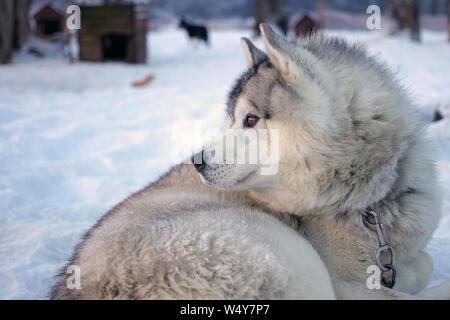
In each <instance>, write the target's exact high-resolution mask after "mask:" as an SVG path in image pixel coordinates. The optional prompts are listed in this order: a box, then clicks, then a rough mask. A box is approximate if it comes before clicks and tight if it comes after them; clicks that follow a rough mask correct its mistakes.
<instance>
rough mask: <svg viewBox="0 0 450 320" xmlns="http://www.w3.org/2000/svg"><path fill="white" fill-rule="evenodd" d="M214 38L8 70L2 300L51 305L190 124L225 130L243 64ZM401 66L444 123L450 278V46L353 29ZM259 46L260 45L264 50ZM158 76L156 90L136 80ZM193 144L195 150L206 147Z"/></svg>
mask: <svg viewBox="0 0 450 320" xmlns="http://www.w3.org/2000/svg"><path fill="white" fill-rule="evenodd" d="M243 35H247V36H248V34H247V32H246V31H242V32H240V31H215V32H214V31H213V32H212V47H211V48H204V47H199V48H194V47H193V46H192V45H190V44H189V43H188V42H187V40H186V38H185V35H184V33H182V32H181V31H178V30H166V31H160V32H154V33H152V34H151V35H150V36H149V48H150V52H151V57H150V63H149V64H147V65H128V64H121V63H107V64H98V63H77V64H74V65H70V64H68V63H66V62H64V61H63V60H61V59H56V60H55V59H45V58H44V59H43V60H38V59H35V58H29V57H27V56H24V55H17V56H16V61H15V62H16V63H15V64H12V65H7V66H0V299H20V298H25V299H33V298H45V297H46V294H47V292H48V289H49V288H50V286H51V284H52V279H53V276H54V274H55V272H56V270H57V269H58V268H59V267H60V266H61V265H62V264H63V263H64V261H65V260H66V259H67V258H68V257H69V256H70V254H71V251H72V249H73V247H74V245H75V244H76V243H77V242H78V241H79V239H80V237H81V236H82V234H83V233H84V232H85V231H86V230H87V229H88V228H89V227H90V226H92V225H93V224H94V222H95V221H96V220H97V219H98V218H99V217H100V216H101V215H102V214H103V213H105V211H107V210H108V209H109V208H110V207H111V206H112V205H114V204H115V203H117V202H118V201H120V200H121V199H123V198H124V197H125V196H127V195H128V194H129V193H131V192H133V191H136V190H138V189H140V188H141V187H143V186H144V185H146V184H147V183H149V182H150V181H152V180H154V179H156V178H157V177H158V176H159V175H160V174H161V173H162V172H163V171H164V170H165V169H167V168H168V167H169V166H171V165H172V164H173V163H174V154H173V149H174V146H175V148H181V149H182V148H183V147H184V152H183V154H184V155H187V154H188V153H189V143H190V140H191V139H190V138H191V136H192V129H193V128H195V127H200V126H202V127H203V128H216V127H217V128H218V127H220V126H221V124H222V121H223V117H224V113H223V109H224V101H225V96H226V92H227V90H228V89H229V88H230V85H231V83H232V81H233V80H234V78H236V77H237V75H238V74H239V73H240V72H242V71H243V69H244V67H245V62H244V58H243V55H242V52H241V47H240V42H239V38H240V37H241V36H243ZM343 36H345V37H347V38H349V39H351V40H356V39H359V40H362V41H364V42H365V43H366V44H367V46H368V47H369V49H370V50H371V51H372V52H374V53H376V54H380V55H381V56H382V57H383V58H384V59H385V60H387V62H388V63H389V64H390V65H392V67H393V68H394V69H395V70H398V72H399V76H400V79H401V81H402V82H403V83H404V84H405V85H406V86H407V87H409V88H410V90H411V92H412V93H413V94H414V95H415V96H416V99H417V101H419V102H420V103H421V104H423V105H424V106H426V108H428V109H430V108H434V107H435V106H437V105H438V104H440V105H441V110H442V111H443V112H444V113H445V114H446V116H447V119H445V120H443V121H440V122H438V123H435V124H433V125H432V126H431V128H430V134H431V135H432V136H433V137H434V138H435V140H436V141H437V149H438V159H439V162H438V166H439V172H440V177H441V180H442V184H443V185H444V187H445V211H444V217H443V219H442V221H441V224H440V227H439V229H438V230H437V231H436V233H435V235H434V237H433V239H432V241H431V244H430V246H429V247H428V251H429V252H430V253H431V254H432V256H433V258H434V260H435V272H434V274H433V283H434V284H436V283H439V282H442V281H443V280H445V279H450V119H449V117H450V107H449V105H450V90H449V89H450V76H449V75H450V44H448V43H446V41H445V40H446V35H445V34H444V33H430V32H425V33H424V42H423V43H422V44H413V43H411V42H409V41H408V40H404V39H392V38H386V37H384V36H383V35H382V34H379V33H370V32H358V33H351V32H345V33H343ZM258 44H259V45H261V43H258ZM150 73H152V74H154V75H155V76H156V78H155V80H154V82H153V83H151V84H150V85H149V86H148V87H143V88H133V87H131V85H130V84H131V82H132V81H135V80H139V79H141V78H143V77H145V76H147V75H148V74H150ZM200 144H201V141H198V140H195V141H194V142H193V144H192V147H193V148H195V147H199V146H200Z"/></svg>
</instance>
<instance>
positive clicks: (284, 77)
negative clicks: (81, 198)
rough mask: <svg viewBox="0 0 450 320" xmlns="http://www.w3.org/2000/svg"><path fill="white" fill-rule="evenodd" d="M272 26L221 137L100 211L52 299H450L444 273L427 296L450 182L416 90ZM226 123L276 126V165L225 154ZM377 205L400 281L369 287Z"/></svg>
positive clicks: (339, 48) (360, 59)
mask: <svg viewBox="0 0 450 320" xmlns="http://www.w3.org/2000/svg"><path fill="white" fill-rule="evenodd" d="M261 32H262V35H263V39H264V42H265V46H266V51H267V54H266V53H264V52H262V51H260V50H259V49H257V48H256V47H255V46H253V44H252V43H251V42H250V41H249V40H247V39H243V40H242V43H243V47H244V53H245V56H246V59H247V62H248V64H249V69H248V70H247V71H246V72H245V73H244V74H243V75H242V76H241V77H240V78H239V80H238V81H237V82H236V85H235V86H234V88H233V89H232V91H231V92H230V96H229V100H228V106H227V111H228V115H229V117H228V120H227V123H226V126H225V129H226V130H224V137H222V138H221V139H219V141H218V142H217V143H215V144H211V145H210V146H207V147H205V148H204V149H203V150H202V151H201V152H200V153H199V154H197V155H195V156H194V157H193V159H192V162H193V163H194V165H192V164H190V165H189V164H180V165H178V166H176V167H175V168H173V169H171V170H170V171H169V172H168V173H167V174H165V175H164V176H163V177H161V178H160V179H159V180H158V181H156V182H155V183H153V184H151V185H150V186H148V187H146V188H145V189H143V190H141V191H140V192H138V193H136V194H134V195H132V196H130V197H129V198H128V199H126V200H125V201H123V202H122V203H120V204H119V205H117V206H116V207H115V208H113V209H112V210H111V211H110V212H108V213H107V214H106V215H105V216H103V217H102V218H101V219H100V221H99V222H98V223H97V224H96V225H95V226H94V227H93V228H92V229H91V230H90V231H89V232H88V233H87V234H86V236H85V237H84V239H83V241H82V242H81V243H80V244H79V245H78V246H77V248H76V249H75V252H74V254H73V256H72V259H71V260H70V262H69V264H68V265H69V266H72V265H74V266H78V267H79V268H80V271H81V275H80V279H81V288H79V289H76V288H75V289H69V287H72V286H68V285H67V284H68V282H70V280H71V274H68V273H66V269H64V270H62V272H61V274H60V276H59V281H58V282H57V283H56V285H55V286H54V287H53V290H52V293H51V296H52V298H53V299H114V298H115V299H133V298H134V299H184V298H191V299H201V298H235V299H236V298H262V299H267V298H298V299H334V298H340V299H409V298H415V297H417V296H419V297H424V298H450V285H449V283H448V282H447V283H445V284H443V285H441V286H439V287H435V288H429V289H426V290H424V288H425V287H426V285H427V284H428V282H429V280H430V278H431V272H432V261H431V259H430V257H429V255H428V254H427V253H426V252H425V251H424V248H425V247H426V245H427V243H428V241H429V239H430V237H431V235H432V232H433V231H434V229H435V228H436V226H437V224H438V220H439V215H440V211H441V207H440V196H439V195H440V190H439V188H438V186H437V182H436V173H435V169H434V164H433V159H432V158H431V155H432V150H431V149H430V143H429V141H428V140H427V138H426V136H425V129H424V124H423V123H422V122H421V120H420V115H419V114H418V113H417V112H416V110H415V107H414V104H413V103H412V102H411V101H410V100H409V98H408V96H407V94H406V92H405V91H404V90H403V89H402V87H400V86H399V85H398V84H397V81H396V80H395V78H394V77H393V75H392V74H391V73H390V71H389V70H388V69H387V68H386V67H385V66H384V65H383V64H382V63H380V62H379V61H377V60H376V59H375V58H373V57H370V56H368V55H367V54H366V53H365V51H364V50H363V49H361V48H360V47H359V46H350V45H348V44H346V43H345V42H344V41H342V40H339V39H336V38H327V37H324V36H321V35H313V36H312V37H310V38H306V39H301V40H300V41H301V42H299V43H292V42H288V41H286V40H285V39H284V38H283V37H281V36H279V35H277V34H275V33H274V32H273V31H272V30H271V29H270V28H269V27H268V26H267V25H264V24H263V25H262V26H261ZM228 130H242V131H250V130H268V131H274V130H275V131H276V132H278V139H276V140H277V142H276V141H275V139H272V136H271V135H268V136H269V138H268V139H267V150H268V151H269V152H273V151H274V150H277V152H278V157H277V161H278V163H277V166H276V169H277V170H273V171H272V172H271V174H262V172H263V170H262V169H264V167H265V166H266V164H264V165H263V164H262V163H259V162H257V163H256V164H254V163H252V164H250V163H244V164H241V163H238V162H233V163H228V162H220V161H217V158H219V157H220V156H218V155H217V152H216V151H217V150H220V146H221V141H223V139H225V138H226V136H227V133H226V132H227V131H228ZM254 139H257V138H255V136H250V135H249V136H247V137H246V140H245V141H246V143H244V144H241V145H240V146H239V147H240V148H244V149H245V151H247V149H248V148H249V145H250V144H251V143H252V142H254V141H252V140H254ZM258 139H259V138H258ZM218 146H219V147H218ZM198 159H200V160H201V162H199V161H197V160H198ZM272 160H273V159H272ZM368 208H370V209H372V210H373V211H375V212H377V214H378V216H379V217H380V219H381V221H382V223H383V224H384V230H385V236H386V240H387V242H388V243H389V244H390V245H391V246H392V247H393V248H394V249H395V254H396V255H395V267H396V270H397V281H396V284H395V287H394V290H393V289H388V288H385V287H381V288H380V289H369V288H368V286H367V284H366V283H367V279H368V276H369V275H368V274H367V270H368V268H369V267H370V266H372V265H376V258H375V254H376V252H377V248H378V241H377V238H376V236H375V234H374V233H373V232H371V231H370V230H368V229H367V228H366V227H365V225H364V224H363V219H362V216H361V214H360V211H361V210H362V209H368ZM311 244H312V246H311ZM313 248H314V249H313Z"/></svg>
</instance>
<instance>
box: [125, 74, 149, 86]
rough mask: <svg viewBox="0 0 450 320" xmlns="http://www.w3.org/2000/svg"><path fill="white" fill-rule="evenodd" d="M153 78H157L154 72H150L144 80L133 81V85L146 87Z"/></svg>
mask: <svg viewBox="0 0 450 320" xmlns="http://www.w3.org/2000/svg"><path fill="white" fill-rule="evenodd" d="M153 79H155V76H154V75H153V74H150V75H148V76H146V77H145V78H144V79H142V80H138V81H135V82H133V83H132V84H131V85H132V86H133V87H145V86H146V85H148V84H149V83H150V82H152V81H153Z"/></svg>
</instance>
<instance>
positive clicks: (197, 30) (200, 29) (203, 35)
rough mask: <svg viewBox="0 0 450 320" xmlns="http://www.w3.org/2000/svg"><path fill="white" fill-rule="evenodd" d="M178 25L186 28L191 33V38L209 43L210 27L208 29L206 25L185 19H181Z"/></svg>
mask: <svg viewBox="0 0 450 320" xmlns="http://www.w3.org/2000/svg"><path fill="white" fill-rule="evenodd" d="M178 26H179V27H180V28H183V29H186V31H187V33H188V35H189V39H191V40H200V41H204V42H205V44H206V45H209V42H208V29H206V27H205V26H201V25H194V24H191V23H189V22H187V21H186V20H185V19H181V21H180V24H179V25H178Z"/></svg>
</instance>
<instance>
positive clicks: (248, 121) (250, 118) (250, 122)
mask: <svg viewBox="0 0 450 320" xmlns="http://www.w3.org/2000/svg"><path fill="white" fill-rule="evenodd" d="M258 120H259V117H258V116H255V115H254V114H248V115H247V117H245V120H244V127H245V128H253V127H254V126H255V125H256V124H257V123H258Z"/></svg>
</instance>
